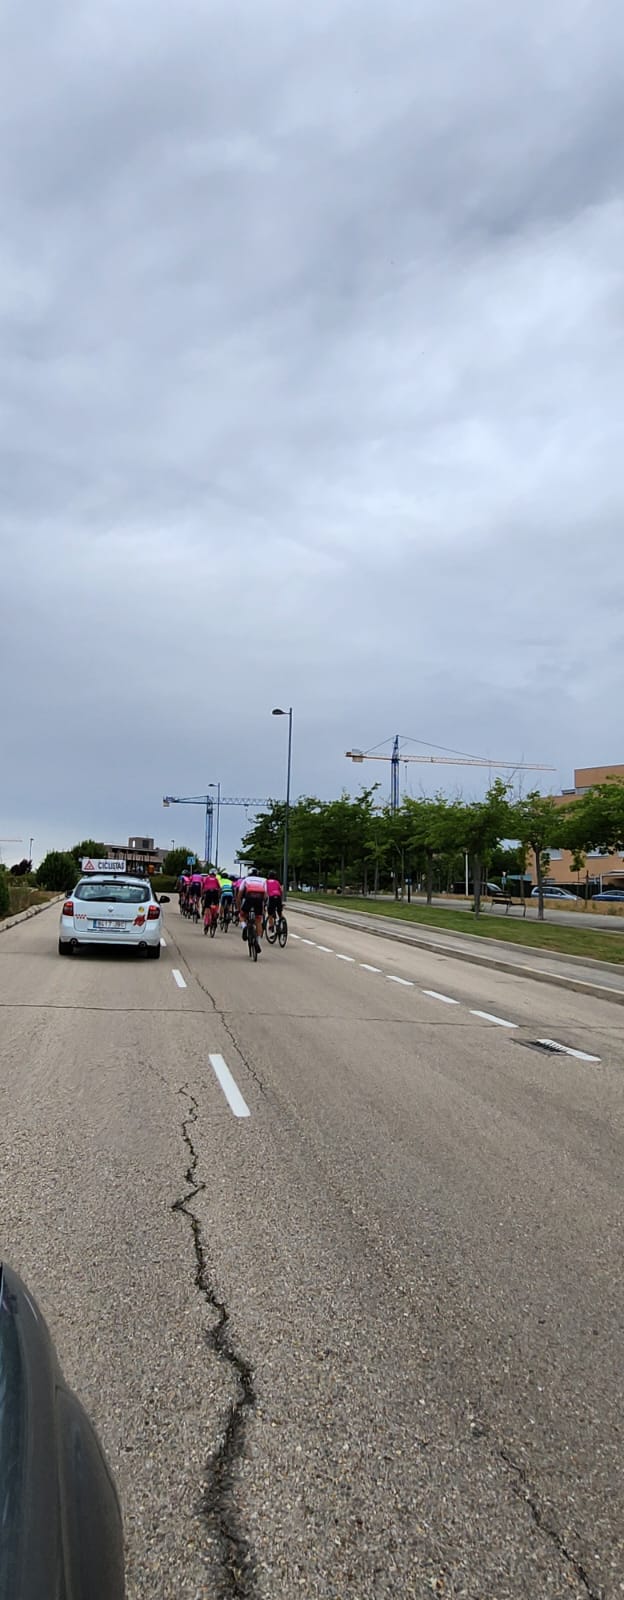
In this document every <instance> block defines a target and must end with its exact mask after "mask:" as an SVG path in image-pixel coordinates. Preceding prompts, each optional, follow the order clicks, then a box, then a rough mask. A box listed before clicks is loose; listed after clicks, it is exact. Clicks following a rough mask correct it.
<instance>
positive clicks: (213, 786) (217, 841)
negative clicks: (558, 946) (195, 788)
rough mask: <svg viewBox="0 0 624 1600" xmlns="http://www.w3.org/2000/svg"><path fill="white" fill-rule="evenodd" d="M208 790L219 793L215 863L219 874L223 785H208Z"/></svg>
mask: <svg viewBox="0 0 624 1600" xmlns="http://www.w3.org/2000/svg"><path fill="white" fill-rule="evenodd" d="M208 788H209V789H216V791H217V832H216V838H215V861H214V864H215V867H216V869H217V872H218V871H219V814H220V811H221V783H220V782H219V783H209V784H208ZM206 866H208V862H206Z"/></svg>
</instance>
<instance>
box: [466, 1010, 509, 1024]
mask: <svg viewBox="0 0 624 1600" xmlns="http://www.w3.org/2000/svg"><path fill="white" fill-rule="evenodd" d="M470 1015H471V1017H480V1018H481V1021H482V1022H495V1023H496V1025H497V1027H498V1028H517V1026H518V1024H517V1022H507V1020H506V1018H505V1017H494V1016H493V1015H492V1012H491V1011H473V1010H472V1007H471V1008H470Z"/></svg>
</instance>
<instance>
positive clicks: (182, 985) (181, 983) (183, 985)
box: [171, 967, 186, 989]
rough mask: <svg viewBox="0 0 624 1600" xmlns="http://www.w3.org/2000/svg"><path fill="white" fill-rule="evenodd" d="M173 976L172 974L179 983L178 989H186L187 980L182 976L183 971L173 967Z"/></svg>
mask: <svg viewBox="0 0 624 1600" xmlns="http://www.w3.org/2000/svg"><path fill="white" fill-rule="evenodd" d="M171 976H172V978H174V979H175V982H176V983H177V985H178V989H186V980H185V978H183V977H182V973H181V972H178V968H177V967H172V968H171Z"/></svg>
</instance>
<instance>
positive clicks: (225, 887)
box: [178, 867, 284, 942]
mask: <svg viewBox="0 0 624 1600" xmlns="http://www.w3.org/2000/svg"><path fill="white" fill-rule="evenodd" d="M178 894H179V901H180V911H181V912H182V915H183V916H190V917H192V918H193V920H194V921H199V917H200V914H201V915H203V922H204V933H207V932H210V933H214V931H215V930H216V926H217V923H220V925H221V927H223V928H225V929H226V930H227V928H228V927H229V924H230V922H234V923H236V924H238V925H240V927H241V930H242V938H243V939H245V940H246V939H247V934H248V926H249V919H250V916H251V915H253V918H254V919H255V931H256V937H257V938H258V939H260V938H261V937H262V934H263V932H264V930H265V928H268V929H269V930H270V931H274V930H275V928H276V927H277V928H279V927H281V925H282V923H283V910H284V896H283V892H282V885H281V883H280V882H279V879H278V878H265V877H263V876H262V875H261V874H260V873H255V872H249V873H247V874H246V876H245V877H243V878H231V877H229V875H228V874H224V873H221V872H218V871H217V869H216V868H212V867H210V868H208V870H207V871H206V872H203V873H202V872H194V873H191V874H190V875H184V876H182V877H181V878H180V879H179V881H178ZM280 942H281V941H280Z"/></svg>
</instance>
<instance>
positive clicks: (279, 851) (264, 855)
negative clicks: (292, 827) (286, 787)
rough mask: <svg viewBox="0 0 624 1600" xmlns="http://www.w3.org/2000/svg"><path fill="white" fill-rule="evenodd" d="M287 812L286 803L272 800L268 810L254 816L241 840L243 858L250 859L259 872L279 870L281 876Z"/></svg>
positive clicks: (244, 859) (241, 855)
mask: <svg viewBox="0 0 624 1600" xmlns="http://www.w3.org/2000/svg"><path fill="white" fill-rule="evenodd" d="M293 810H294V807H293ZM285 814H286V807H285V805H284V803H283V802H280V801H276V800H272V801H271V804H270V806H269V808H268V810H267V811H262V812H261V813H260V815H259V816H257V817H255V818H254V821H253V823H252V825H251V827H250V828H249V830H248V832H247V833H246V834H245V836H244V838H243V839H242V840H241V845H240V858H241V860H242V861H249V862H250V863H251V865H252V866H253V867H255V868H256V870H257V871H258V872H262V873H264V874H265V875H268V874H269V873H272V872H278V874H279V875H280V876H281V871H282V863H283V860H284V821H285ZM291 817H292V811H291Z"/></svg>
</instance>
